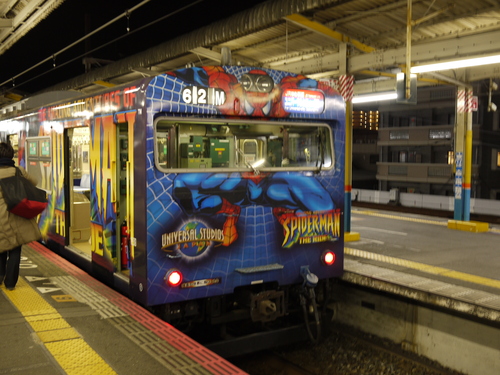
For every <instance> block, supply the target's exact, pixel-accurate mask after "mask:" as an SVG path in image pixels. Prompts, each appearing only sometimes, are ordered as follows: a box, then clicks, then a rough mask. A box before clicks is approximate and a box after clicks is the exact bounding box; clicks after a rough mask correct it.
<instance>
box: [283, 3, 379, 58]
mask: <svg viewBox="0 0 500 375" xmlns="http://www.w3.org/2000/svg"><path fill="white" fill-rule="evenodd" d="M285 19H286V20H287V21H290V22H291V23H293V24H295V25H298V26H300V27H303V28H304V29H307V30H310V31H312V32H314V33H317V34H320V35H323V36H326V37H328V38H330V39H334V40H336V41H339V42H343V43H349V44H351V45H352V46H353V47H355V48H357V49H359V50H360V51H363V52H366V53H370V52H373V51H375V48H373V47H370V46H368V45H366V44H364V43H361V42H360V41H358V40H356V39H353V38H351V37H348V36H347V35H344V34H342V33H339V32H338V31H335V30H332V29H330V28H328V27H326V26H325V25H322V24H321V23H319V22H316V21H311V20H310V19H308V18H306V17H304V16H302V15H300V14H297V13H295V14H291V15H289V16H286V17H285Z"/></svg>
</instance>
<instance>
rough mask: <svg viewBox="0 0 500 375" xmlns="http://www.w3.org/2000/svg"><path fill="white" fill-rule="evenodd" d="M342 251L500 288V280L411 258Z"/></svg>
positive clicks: (360, 251) (359, 251)
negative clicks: (415, 260)
mask: <svg viewBox="0 0 500 375" xmlns="http://www.w3.org/2000/svg"><path fill="white" fill-rule="evenodd" d="M344 252H345V254H347V255H352V256H355V257H358V258H364V259H370V260H375V261H377V262H382V263H388V264H393V265H396V266H401V267H405V268H411V269H414V270H418V271H421V272H426V273H430V274H433V275H441V276H446V277H450V278H452V279H457V280H461V281H467V282H470V283H474V284H479V285H483V286H489V287H493V288H498V289H500V280H495V279H489V278H487V277H483V276H476V275H471V274H470V273H465V272H459V271H453V270H450V269H448V268H443V267H436V266H430V265H428V264H423V263H418V262H413V261H411V260H405V259H400V258H394V257H390V256H386V255H381V254H376V253H371V252H369V251H364V250H358V249H352V248H348V247H346V248H344Z"/></svg>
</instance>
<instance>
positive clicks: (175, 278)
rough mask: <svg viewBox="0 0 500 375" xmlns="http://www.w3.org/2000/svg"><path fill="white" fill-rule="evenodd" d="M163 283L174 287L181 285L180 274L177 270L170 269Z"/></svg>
mask: <svg viewBox="0 0 500 375" xmlns="http://www.w3.org/2000/svg"><path fill="white" fill-rule="evenodd" d="M165 281H166V282H167V284H168V285H170V286H172V287H175V286H179V285H181V283H182V273H181V271H179V270H176V269H171V270H169V271H168V272H167V274H166V275H165Z"/></svg>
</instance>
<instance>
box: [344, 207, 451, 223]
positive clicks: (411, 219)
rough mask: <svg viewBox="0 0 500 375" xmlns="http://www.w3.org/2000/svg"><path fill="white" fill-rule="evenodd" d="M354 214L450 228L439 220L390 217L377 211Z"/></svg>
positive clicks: (362, 211) (356, 212)
mask: <svg viewBox="0 0 500 375" xmlns="http://www.w3.org/2000/svg"><path fill="white" fill-rule="evenodd" d="M352 213H353V214H361V215H368V216H376V217H383V218H386V219H395V220H402V221H411V222H413V223H423V224H433V225H441V226H443V227H447V226H448V222H447V221H438V220H428V219H417V218H415V217H407V216H399V215H390V214H383V213H380V212H375V211H368V210H359V211H358V210H356V211H353V212H352Z"/></svg>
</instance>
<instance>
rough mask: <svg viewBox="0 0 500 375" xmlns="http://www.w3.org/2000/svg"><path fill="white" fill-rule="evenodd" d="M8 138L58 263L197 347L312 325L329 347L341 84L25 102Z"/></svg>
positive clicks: (300, 81) (210, 81)
mask: <svg viewBox="0 0 500 375" xmlns="http://www.w3.org/2000/svg"><path fill="white" fill-rule="evenodd" d="M14 106H15V108H14ZM0 138H1V139H2V141H9V142H10V143H11V144H12V145H13V146H14V148H15V150H16V162H17V163H18V165H21V166H23V167H24V168H25V169H26V170H27V171H28V173H29V174H30V175H32V176H34V177H35V178H36V179H37V180H38V187H39V188H41V189H44V190H45V191H46V192H47V196H48V206H47V208H46V210H45V211H44V212H43V213H42V214H41V215H40V216H39V218H38V223H39V227H40V231H41V233H42V235H43V239H42V240H41V241H42V243H43V244H44V245H45V246H46V247H48V248H49V249H51V250H52V251H54V252H56V253H58V254H60V255H61V256H63V257H65V258H67V259H70V260H71V261H72V262H74V263H77V264H79V265H80V266H81V267H82V268H84V269H85V270H87V271H88V272H89V273H91V274H92V275H93V276H95V277H96V278H98V279H99V280H102V281H104V282H106V283H107V284H109V285H111V286H113V287H115V288H117V289H118V290H120V291H121V292H122V293H124V294H126V295H127V296H128V297H129V298H130V299H132V300H134V301H135V302H137V303H139V304H141V305H142V306H145V307H147V308H149V309H151V311H154V312H155V313H156V314H159V315H160V316H161V317H162V318H163V319H164V320H166V321H167V322H169V323H171V324H173V325H174V326H176V327H179V328H180V329H183V330H186V331H189V329H193V328H192V327H195V326H196V325H197V324H203V323H208V324H209V325H210V326H212V327H218V328H217V330H220V332H224V333H225V334H226V336H231V335H236V332H233V331H236V330H238V329H242V327H247V326H253V327H258V330H259V329H260V330H262V331H273V329H272V328H271V329H270V328H269V327H273V324H276V325H277V323H276V322H278V321H280V320H283V319H285V318H286V317H288V316H291V315H294V314H297V315H298V316H303V318H304V320H305V322H306V323H305V325H306V328H307V331H308V332H309V336H311V337H312V338H314V337H317V336H318V335H319V333H317V332H315V331H314V330H315V329H316V330H317V328H315V327H316V326H317V325H318V324H319V320H320V312H321V311H320V312H318V310H320V307H321V306H323V307H324V306H325V305H326V304H327V301H328V300H329V298H330V288H331V283H332V282H334V280H335V279H337V278H338V277H339V276H341V275H342V272H343V253H344V251H343V247H344V240H343V209H344V151H345V149H344V144H345V103H344V100H343V98H342V96H341V95H340V94H339V92H338V91H337V90H335V89H334V88H333V87H332V85H330V84H328V82H322V81H316V80H314V79H310V78H308V77H306V76H304V75H300V74H293V73H289V72H283V71H276V70H272V69H265V68H257V67H244V66H201V67H186V68H184V69H179V70H174V71H169V72H166V73H163V74H158V75H156V76H153V77H146V78H143V79H141V80H138V81H136V82H132V83H129V84H126V85H123V86H115V87H112V88H109V89H106V90H104V91H102V92H99V93H96V94H92V95H87V96H85V95H81V94H78V93H76V92H70V91H68V92H49V93H45V94H41V95H38V96H35V97H32V98H27V99H24V100H23V101H22V102H20V103H16V104H14V105H11V106H10V107H9V108H5V109H4V110H2V111H1V113H0ZM231 330H233V331H231Z"/></svg>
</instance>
